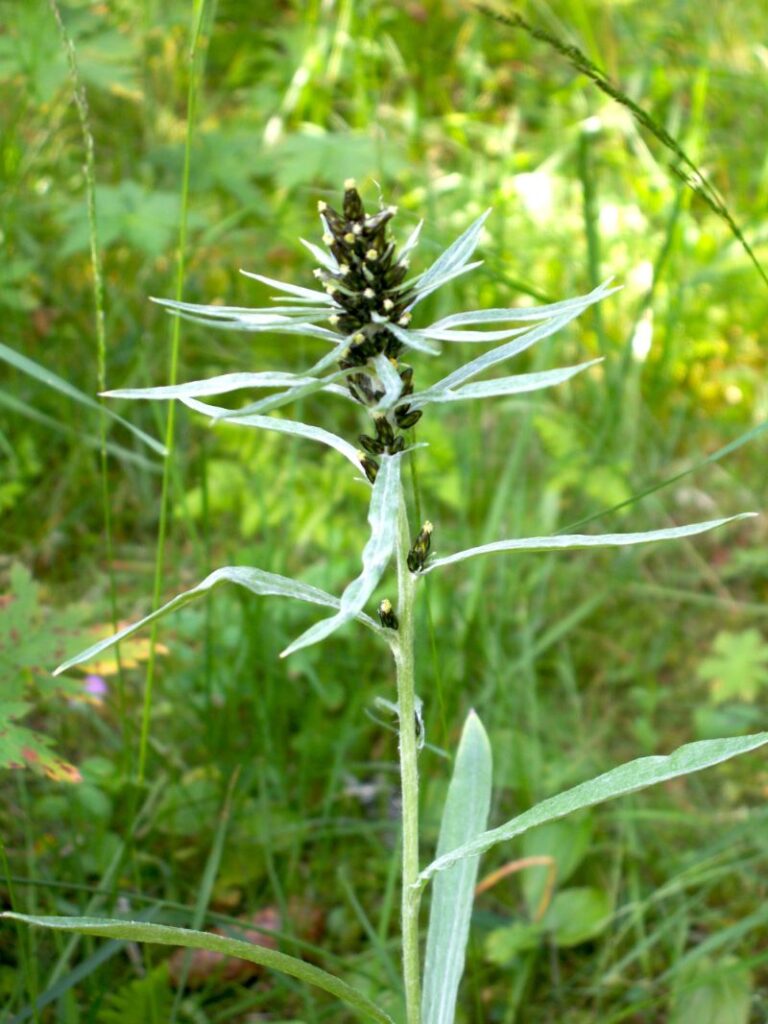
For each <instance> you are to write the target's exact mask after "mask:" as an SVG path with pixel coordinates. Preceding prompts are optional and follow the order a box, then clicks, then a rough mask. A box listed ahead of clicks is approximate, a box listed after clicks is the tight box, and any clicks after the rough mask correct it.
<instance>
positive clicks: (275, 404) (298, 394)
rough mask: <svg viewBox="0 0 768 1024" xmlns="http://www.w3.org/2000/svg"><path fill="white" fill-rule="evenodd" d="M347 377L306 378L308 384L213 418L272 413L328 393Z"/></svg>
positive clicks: (223, 411) (221, 413) (336, 375)
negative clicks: (320, 393)
mask: <svg viewBox="0 0 768 1024" xmlns="http://www.w3.org/2000/svg"><path fill="white" fill-rule="evenodd" d="M314 369H315V367H313V370H314ZM345 376H346V374H345V373H333V374H330V375H329V376H328V377H319V378H318V377H308V378H306V379H307V380H308V381H309V383H307V384H299V385H297V386H296V387H291V388H288V389H287V390H286V391H282V392H280V393H279V394H276V395H268V396H267V397H266V398H261V399H259V401H257V402H251V403H250V404H249V405H246V406H244V407H243V408H242V409H222V410H221V412H220V413H219V414H218V415H217V416H215V417H213V418H214V419H223V420H226V419H229V418H230V417H231V416H249V415H251V414H257V413H264V412H270V411H271V410H272V409H280V408H282V406H284V405H288V404H289V403H291V402H295V401H297V400H298V399H299V398H306V397H307V396H308V395H314V394H316V393H317V392H318V391H326V390H327V388H328V386H329V385H331V384H333V383H334V381H336V380H339V379H340V378H343V377H345Z"/></svg>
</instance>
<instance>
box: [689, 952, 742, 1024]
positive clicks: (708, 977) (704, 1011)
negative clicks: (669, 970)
mask: <svg viewBox="0 0 768 1024" xmlns="http://www.w3.org/2000/svg"><path fill="white" fill-rule="evenodd" d="M752 988H753V983H752V976H751V973H750V970H749V968H748V967H747V965H746V964H744V963H742V962H741V961H739V960H737V959H736V958H735V957H725V958H723V959H722V960H712V959H709V958H701V959H700V960H697V962H696V963H695V964H692V965H690V966H689V967H688V968H687V969H686V970H683V971H680V972H679V974H677V975H676V977H675V985H674V989H673V993H672V1012H671V1014H670V1016H669V1024H747V1022H748V1021H749V1020H750V1007H751V1005H752Z"/></svg>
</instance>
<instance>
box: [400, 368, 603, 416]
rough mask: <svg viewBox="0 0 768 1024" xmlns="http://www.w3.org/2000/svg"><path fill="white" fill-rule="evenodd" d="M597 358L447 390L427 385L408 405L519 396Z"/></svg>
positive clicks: (563, 377) (566, 377)
mask: <svg viewBox="0 0 768 1024" xmlns="http://www.w3.org/2000/svg"><path fill="white" fill-rule="evenodd" d="M601 361H602V360H600V359H590V361H589V362H588V363H579V365H578V366H563V367H561V368H560V369H559V370H545V371H543V372H542V373H521V374H517V375H516V376H514V377H498V378H497V379H496V380H483V381H477V382H475V383H474V384H465V385H464V386H463V387H460V388H454V389H452V390H448V391H442V390H435V391H433V390H432V389H431V388H429V389H427V390H426V391H418V392H416V394H415V395H409V397H408V404H409V405H412V406H414V407H415V408H416V409H420V408H422V407H423V406H425V405H429V404H430V403H433V402H461V401H464V400H466V399H469V398H497V397H498V396H500V395H521V394H524V393H525V392H526V391H541V390H542V389H544V388H551V387H553V386H554V385H555V384H563V383H564V382H565V381H567V380H570V379H571V377H575V376H576V374H577V373H581V372H582V371H583V370H587V369H589V367H590V366H594V365H595V363H599V362H601Z"/></svg>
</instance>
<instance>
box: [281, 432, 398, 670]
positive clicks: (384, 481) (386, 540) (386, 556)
mask: <svg viewBox="0 0 768 1024" xmlns="http://www.w3.org/2000/svg"><path fill="white" fill-rule="evenodd" d="M403 454H404V453H403V452H400V453H399V454H398V455H383V456H382V458H381V463H380V465H379V472H378V475H377V477H376V482H375V483H374V485H373V488H372V490H371V504H370V507H369V509H368V522H369V523H370V527H371V536H370V538H369V540H368V543H367V544H366V545H365V548H364V549H363V570H362V572H361V573H360V575H359V576H358V577H357V579H355V580H353V581H352V582H351V583H350V584H349V586H348V587H347V588H346V590H345V591H344V593H343V594H342V595H341V601H340V602H339V611H338V612H337V613H336V615H333V616H331V618H329V619H322V620H321V621H320V622H316V623H315V624H314V626H311V627H310V628H309V629H308V630H306V632H304V633H302V634H301V636H300V637H298V639H296V640H294V641H293V643H292V644H289V646H288V647H286V649H285V650H284V651H283V652H282V655H281V657H283V658H285V657H287V656H288V655H289V654H293V652H294V651H299V650H301V648H302V647H310V646H311V645H312V644H316V643H319V642H320V641H321V640H325V638H326V637H327V636H330V635H331V633H335V632H336V630H337V629H339V628H340V627H341V626H343V625H344V624H345V623H346V622H349V621H350V619H354V618H356V617H357V616H359V614H360V613H361V612H362V610H363V608H364V607H365V603H366V601H368V599H369V598H370V596H371V594H372V593H373V592H374V590H375V589H376V586H377V584H378V582H379V580H380V579H381V577H382V576H383V575H384V570H385V569H386V568H387V564H388V562H389V560H390V558H391V557H392V551H393V549H394V546H395V524H396V522H397V506H398V501H399V499H400V460H401V457H402V455H403Z"/></svg>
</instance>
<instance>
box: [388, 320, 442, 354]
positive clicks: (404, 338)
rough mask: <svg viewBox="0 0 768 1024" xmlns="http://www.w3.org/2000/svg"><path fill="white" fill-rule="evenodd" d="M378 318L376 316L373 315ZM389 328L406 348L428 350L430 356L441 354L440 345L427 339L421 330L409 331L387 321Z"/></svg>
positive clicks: (419, 350) (418, 350)
mask: <svg viewBox="0 0 768 1024" xmlns="http://www.w3.org/2000/svg"><path fill="white" fill-rule="evenodd" d="M373 319H374V320H376V319H377V318H376V316H374V317H373ZM386 323H387V330H389V331H391V332H392V333H393V334H394V336H395V337H396V338H397V340H398V341H401V342H402V343H403V345H405V346H406V348H412V349H415V350H416V351H417V352H426V354H427V355H430V356H438V355H440V346H439V345H435V344H434V343H433V342H431V341H427V340H426V338H425V337H424V336H423V335H422V333H421V332H420V331H409V330H408V329H407V328H405V327H400V326H398V324H393V323H390V322H389V320H387V321H386Z"/></svg>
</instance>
